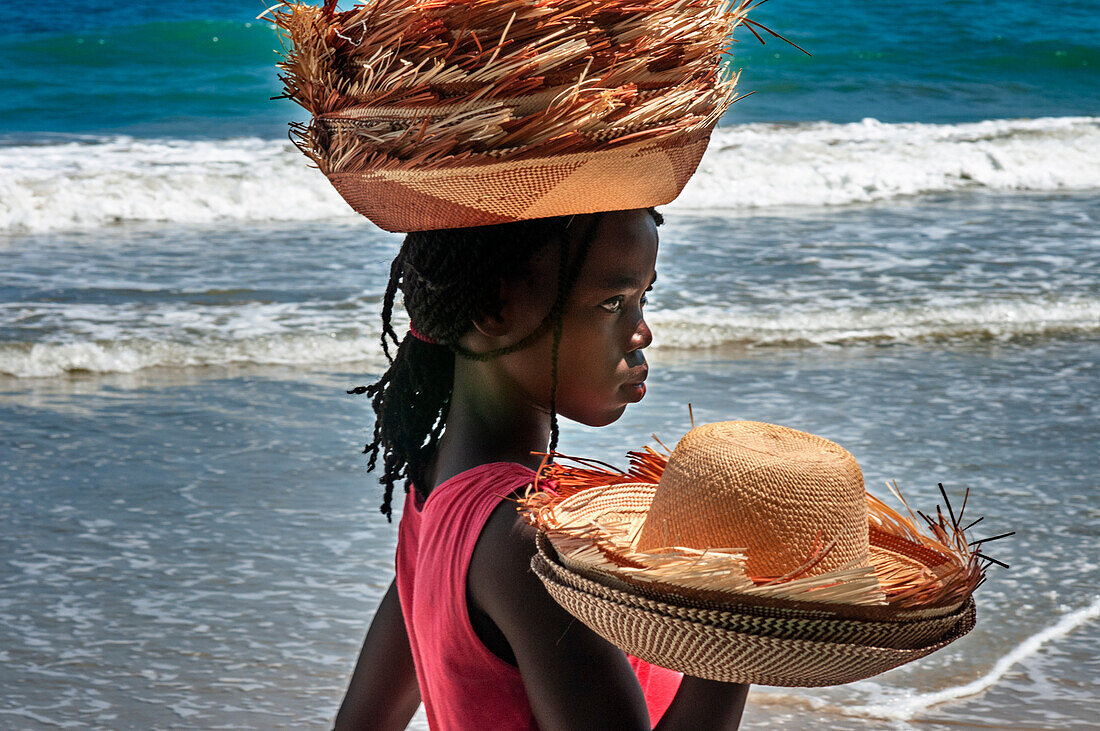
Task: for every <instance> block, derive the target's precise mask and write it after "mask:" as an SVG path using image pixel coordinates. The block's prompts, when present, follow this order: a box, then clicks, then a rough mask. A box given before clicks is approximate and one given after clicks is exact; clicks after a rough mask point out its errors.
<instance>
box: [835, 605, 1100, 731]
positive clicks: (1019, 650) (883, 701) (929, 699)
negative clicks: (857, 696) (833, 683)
mask: <svg viewBox="0 0 1100 731" xmlns="http://www.w3.org/2000/svg"><path fill="white" fill-rule="evenodd" d="M1097 617H1100V597H1096V598H1094V599H1093V601H1092V603H1091V604H1089V605H1088V606H1086V607H1082V608H1080V609H1077V610H1075V611H1072V612H1068V613H1066V614H1065V615H1063V616H1062V618H1061V619H1059V620H1058V621H1057V622H1055V623H1054V624H1053V625H1051V626H1050V627H1047V628H1046V629H1044V630H1042V631H1040V632H1037V633H1035V634H1034V635H1032V636H1031V637H1028V638H1027V639H1026V640H1024V641H1023V642H1021V643H1020V644H1018V645H1016V647H1014V648H1012V649H1011V650H1009V651H1008V652H1007V653H1006V654H1005V655H1003V656H1002V657H1001V658H1000V659H999V660H997V662H996V663H994V664H993V667H992V668H990V670H989V672H987V673H986V674H985V675H983V676H981V677H980V678H978V679H976V680H973V681H971V682H969V683H966V684H965V685H957V686H953V687H950V688H945V689H943V690H937V691H932V692H929V693H883V694H882V697H880V698H877V699H875V702H873V703H867V704H863V705H851V706H838V707H837V708H836V710H838V711H840V712H841V713H844V714H846V715H850V716H861V717H864V718H879V719H883V720H888V721H907V720H909V719H911V718H913V717H914V716H916V715H917V714H918V713H920V712H922V711H924V710H925V709H927V708H930V707H932V706H934V705H937V704H939V703H946V702H948V701H953V700H956V699H958V698H966V697H967V696H972V695H977V694H978V693H981V692H982V691H984V690H986V689H987V688H991V687H993V686H994V685H996V684H997V682H998V681H999V680H1000V679H1001V678H1002V677H1004V675H1005V673H1007V672H1008V671H1009V670H1011V669H1012V668H1013V667H1014V666H1015V665H1018V664H1019V663H1021V662H1023V661H1024V660H1026V659H1027V658H1029V657H1031V656H1032V655H1034V654H1036V653H1038V652H1039V651H1040V650H1042V648H1043V645H1045V644H1047V643H1048V642H1052V641H1054V640H1057V639H1061V638H1062V637H1065V636H1066V635H1068V634H1069V633H1071V632H1073V631H1074V630H1075V629H1077V628H1078V627H1081V626H1082V625H1084V624H1087V623H1088V622H1091V621H1093V620H1095V619H1096V618H1097Z"/></svg>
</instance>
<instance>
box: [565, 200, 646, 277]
mask: <svg viewBox="0 0 1100 731" xmlns="http://www.w3.org/2000/svg"><path fill="white" fill-rule="evenodd" d="M656 260H657V226H656V224H655V223H654V221H653V217H652V216H650V215H649V212H648V211H645V210H639V211H618V212H615V213H609V214H605V216H604V219H603V220H602V221H601V222H600V228H599V230H598V231H597V234H596V237H595V238H594V239H593V241H592V246H591V248H590V249H589V251H588V256H587V257H586V260H585V265H584V272H583V277H584V279H586V280H588V281H589V282H592V283H598V284H601V285H602V284H608V285H611V286H612V287H614V286H619V285H625V284H630V283H632V282H635V281H641V280H644V281H642V284H644V285H646V286H648V284H649V282H650V280H651V279H652V277H653V267H654V264H655V263H656ZM627 280H629V281H627Z"/></svg>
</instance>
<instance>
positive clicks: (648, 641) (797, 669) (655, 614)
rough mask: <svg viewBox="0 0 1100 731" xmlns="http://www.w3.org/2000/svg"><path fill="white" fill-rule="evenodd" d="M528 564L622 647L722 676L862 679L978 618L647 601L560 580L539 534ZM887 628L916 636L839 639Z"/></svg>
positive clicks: (789, 682) (762, 681)
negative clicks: (894, 620) (758, 614)
mask: <svg viewBox="0 0 1100 731" xmlns="http://www.w3.org/2000/svg"><path fill="white" fill-rule="evenodd" d="M531 568H532V570H533V571H534V572H535V574H536V575H537V576H538V577H539V579H541V580H542V583H543V585H544V586H545V587H546V590H547V592H548V593H549V594H550V596H552V597H553V598H554V600H555V601H557V602H558V603H559V604H560V605H561V606H562V607H563V608H565V609H566V611H568V612H569V613H570V614H572V615H573V616H575V617H577V618H578V619H580V620H581V621H582V622H584V624H586V625H587V626H588V627H589V628H591V629H592V630H593V631H594V632H596V633H597V634H599V635H600V636H602V637H604V638H605V639H606V640H608V641H609V642H611V643H612V644H614V645H615V646H617V647H619V648H620V649H622V650H624V651H625V652H628V653H630V654H631V655H633V656H635V657H638V658H640V659H642V660H645V661H646V662H648V663H651V664H654V665H659V666H661V667H667V668H670V669H672V670H678V671H680V672H683V673H686V674H688V675H692V676H695V677H700V678H706V679H710V680H717V681H722V682H727V683H754V684H757V685H772V686H784V687H806V688H810V687H820V686H827V685H839V684H842V683H850V682H853V681H856V680H863V679H865V678H869V677H872V676H874V675H877V674H879V673H882V672H885V671H887V670H890V669H892V668H896V667H898V666H900V665H903V664H905V663H908V662H911V661H913V660H916V659H919V658H921V657H924V656H925V655H928V654H930V653H932V652H935V651H936V650H938V649H940V648H942V647H944V646H946V645H948V644H950V643H951V642H953V641H955V640H956V639H958V638H959V637H962V636H963V635H965V634H966V633H967V632H969V631H970V630H971V629H972V628H973V627H974V622H975V612H974V603H973V600H968V601H967V602H966V603H965V604H964V605H963V607H962V609H961V610H959V611H958V612H957V613H955V614H953V615H950V617H949V618H941V619H940V620H932V622H931V623H921V622H919V621H918V622H916V623H911V624H910V627H911V628H912V629H909V628H906V629H904V630H901V631H899V630H898V629H897V628H895V629H893V630H891V629H890V628H886V627H875V626H867V625H866V624H865V623H858V622H851V621H847V620H829V619H821V620H812V619H803V618H783V617H773V618H771V620H770V621H767V622H761V621H758V620H759V618H755V619H756V620H757V621H754V618H752V617H750V616H747V615H742V616H738V613H737V612H735V611H732V610H731V611H727V612H725V613H722V614H721V616H718V617H715V616H712V615H709V614H704V615H700V614H699V612H698V610H693V609H692V608H690V607H678V606H676V605H670V604H662V603H659V602H647V600H644V599H641V598H639V597H636V596H631V595H624V593H622V592H618V591H616V590H614V589H610V588H608V587H604V586H601V585H600V584H597V583H595V582H587V581H585V580H583V579H581V580H580V581H577V580H576V579H574V580H573V581H565V580H563V579H561V578H559V577H561V576H563V575H567V574H566V572H567V570H566V569H564V567H562V566H560V564H555V563H554V561H553V559H552V558H551V556H550V554H549V553H548V552H547V551H546V543H545V541H542V542H540V547H539V553H538V554H537V555H536V556H535V557H534V558H533V560H532V562H531ZM577 578H580V577H577ZM580 586H584V587H585V588H579V587H580ZM585 589H588V590H585ZM716 620H717V621H716ZM872 625H873V623H872ZM884 630H885V633H886V634H888V635H889V637H891V638H892V639H891V640H890V644H893V645H897V644H899V643H900V644H910V645H913V646H911V647H896V646H895V647H889V646H880V645H874V644H866V643H860V642H850V641H845V640H851V639H856V640H868V641H875V640H876V639H880V638H882V637H883V634H884ZM941 631H942V632H943V633H942V634H940V632H941ZM807 637H812V638H815V639H807ZM901 637H905V638H906V639H905V641H904V642H901V641H900V640H899V638H901ZM929 638H930V639H929Z"/></svg>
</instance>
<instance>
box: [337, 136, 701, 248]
mask: <svg viewBox="0 0 1100 731" xmlns="http://www.w3.org/2000/svg"><path fill="white" fill-rule="evenodd" d="M710 131H711V130H710V128H707V129H704V130H700V131H698V132H694V133H691V134H688V135H679V136H676V137H670V138H665V139H661V140H657V141H642V142H637V143H632V144H625V145H622V146H620V147H613V148H610V149H604V150H598V151H594V152H584V153H576V154H569V155H556V156H552V157H532V158H526V159H519V160H508V161H505V162H494V161H492V158H483V159H482V160H481V161H478V162H477V163H475V164H468V165H465V166H462V167H447V168H434V169H423V170H375V171H371V172H363V173H330V174H329V176H328V178H329V180H330V181H331V182H332V184H333V186H334V187H335V188H336V190H337V191H338V192H339V193H340V195H341V196H343V198H344V199H345V200H346V201H347V202H348V203H349V204H350V205H351V207H352V208H354V209H355V210H356V211H357V212H358V213H361V214H362V215H364V216H366V217H367V218H369V219H370V220H372V221H374V222H375V223H376V224H377V225H378V226H379V227H381V228H383V229H385V230H387V231H394V232H408V231H429V230H436V229H444V228H463V227H467V226H485V225H490V224H497V223H507V222H510V221H520V220H526V219H532V218H546V217H550V216H562V215H573V214H582V213H596V212H598V211H614V210H628V209H633V208H649V207H651V206H659V205H664V204H665V203H669V202H671V201H672V200H673V199H674V198H676V196H678V195H679V194H680V191H681V190H683V187H684V185H686V184H687V181H688V179H689V178H690V177H691V175H692V174H693V173H694V172H695V168H696V167H697V166H698V165H699V160H700V159H701V158H702V156H703V152H704V151H705V150H706V147H707V141H708V140H709V138H710Z"/></svg>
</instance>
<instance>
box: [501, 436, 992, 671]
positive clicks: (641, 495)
mask: <svg viewBox="0 0 1100 731" xmlns="http://www.w3.org/2000/svg"><path fill="white" fill-rule="evenodd" d="M632 456H633V457H634V458H635V460H634V461H635V464H634V465H633V466H632V468H631V470H629V471H628V472H626V473H616V472H613V471H608V470H605V469H601V468H592V467H588V466H585V467H580V468H570V467H564V466H562V465H560V464H559V465H553V466H552V467H551V468H550V470H549V471H548V476H549V477H550V481H549V483H548V484H549V485H550V487H548V488H546V489H543V490H532V491H530V492H529V493H528V495H527V496H526V497H525V499H524V501H523V506H524V508H525V509H526V513H527V515H528V518H529V520H530V521H531V522H532V523H533V524H534V525H535V526H536V527H537V528H538V529H539V531H540V538H539V552H538V555H537V556H536V557H535V559H534V560H533V562H532V568H533V570H534V571H535V573H536V574H537V575H538V576H539V578H540V579H541V580H542V582H543V584H544V585H545V586H546V588H547V591H548V592H549V593H550V595H551V596H553V597H554V598H555V600H557V601H558V603H559V604H561V605H562V606H563V607H565V608H566V609H567V610H568V611H570V612H571V613H572V614H574V615H575V616H576V617H577V618H579V619H581V621H583V622H585V623H586V624H587V625H588V626H590V627H591V628H592V629H593V630H595V631H596V632H598V633H599V634H601V635H603V636H604V637H605V638H607V639H608V640H610V641H611V642H613V643H615V644H616V645H618V646H619V647H621V648H623V649H624V650H626V651H627V652H630V653H631V654H634V655H635V656H637V657H640V658H642V659H643V660H646V661H648V662H651V663H654V664H658V665H663V666H665V667H670V668H673V669H676V670H680V671H682V672H686V673H689V674H692V675H697V676H700V677H707V678H711V679H714V680H723V681H728V682H750V683H758V684H767V685H785V686H805V687H810V686H819V685H833V684H838V683H845V682H850V681H853V680H859V679H862V678H866V677H870V676H871V675H875V674H877V673H880V672H883V671H885V670H889V669H891V668H893V667H897V666H898V665H901V664H903V663H906V662H910V661H912V660H915V659H917V658H919V657H923V656H924V655H927V654H929V653H931V652H933V651H935V650H937V649H939V648H941V647H943V646H945V645H946V644H948V643H950V642H952V641H954V640H955V639H958V638H959V637H961V636H962V635H964V634H966V633H967V632H969V631H970V629H971V628H972V627H973V626H974V621H975V614H974V602H973V599H972V596H971V595H972V593H973V591H974V589H975V588H976V587H977V585H978V584H980V583H981V581H982V580H983V579H984V570H985V565H983V559H982V558H981V557H980V554H978V553H976V552H972V551H971V549H970V547H969V546H968V545H967V540H966V537H965V535H964V532H963V530H962V529H961V528H960V525H961V523H960V521H961V519H962V515H961V513H960V515H958V516H955V515H954V513H953V512H951V511H950V510H949V513H950V514H951V516H952V521H951V522H950V523H948V522H946V520H944V519H941V520H940V521H939V522H938V523H937V522H933V523H931V525H930V527H931V530H932V532H933V534H934V536H928V535H924V534H923V533H922V532H921V531H920V530H919V529H918V528H917V526H916V523H915V520H914V519H911V518H905V517H903V516H901V515H900V514H898V513H897V512H896V511H893V510H892V509H890V508H889V507H888V506H886V505H885V504H883V503H882V502H881V501H879V500H877V499H876V498H874V497H873V496H871V495H869V494H867V493H866V492H865V491H864V488H863V479H862V473H861V472H860V469H859V466H858V464H857V463H856V462H855V459H854V458H853V457H852V456H851V454H849V453H848V452H847V451H846V450H844V449H843V448H841V447H840V446H838V445H836V444H834V443H833V442H830V441H828V440H826V439H822V438H821V437H817V436H814V435H812V434H807V433H805V432H800V431H797V430H794V429H789V428H787V427H781V426H776V425H772V424H763V423H759V422H744V421H742V422H724V423H720V424H710V425H706V426H703V427H699V428H697V429H694V430H692V431H691V432H689V434H688V435H687V436H685V437H684V439H682V440H681V442H680V443H679V445H678V446H677V447H676V450H675V451H674V452H673V453H672V455H671V456H669V457H667V458H665V457H664V456H663V455H660V454H658V453H656V452H654V451H652V450H649V451H648V452H645V453H640V452H636V453H632ZM639 478H642V479H644V480H645V481H641V480H640V479H639ZM914 517H915V516H914Z"/></svg>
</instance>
